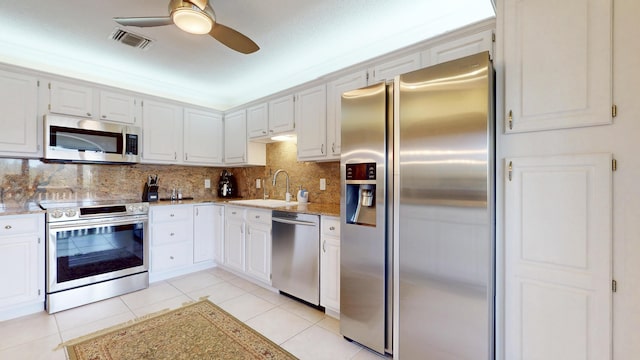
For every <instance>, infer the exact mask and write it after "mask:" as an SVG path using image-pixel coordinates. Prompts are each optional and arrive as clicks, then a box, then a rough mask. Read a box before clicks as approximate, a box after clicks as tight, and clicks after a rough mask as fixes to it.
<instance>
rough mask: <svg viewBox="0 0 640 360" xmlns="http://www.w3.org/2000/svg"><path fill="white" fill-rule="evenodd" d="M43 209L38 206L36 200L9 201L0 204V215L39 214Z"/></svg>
mask: <svg viewBox="0 0 640 360" xmlns="http://www.w3.org/2000/svg"><path fill="white" fill-rule="evenodd" d="M44 212H45V211H44V210H42V209H41V208H40V206H39V205H38V203H36V202H26V203H24V204H19V203H10V204H0V216H3V215H24V214H40V213H44Z"/></svg>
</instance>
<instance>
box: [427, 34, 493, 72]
mask: <svg viewBox="0 0 640 360" xmlns="http://www.w3.org/2000/svg"><path fill="white" fill-rule="evenodd" d="M483 51H488V52H489V58H490V59H493V30H485V31H482V32H480V33H477V34H473V35H469V36H465V37H463V38H459V39H456V40H452V41H449V42H446V43H444V44H440V45H436V46H434V47H432V48H431V49H429V50H427V51H426V52H425V55H423V57H422V66H431V65H436V64H440V63H443V62H446V61H450V60H455V59H460V58H463V57H465V56H469V55H473V54H477V53H479V52H483Z"/></svg>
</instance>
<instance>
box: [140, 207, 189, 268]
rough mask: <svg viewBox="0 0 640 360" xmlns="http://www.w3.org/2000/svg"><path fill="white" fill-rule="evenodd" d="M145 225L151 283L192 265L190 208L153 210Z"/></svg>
mask: <svg viewBox="0 0 640 360" xmlns="http://www.w3.org/2000/svg"><path fill="white" fill-rule="evenodd" d="M149 224H150V226H149V230H150V232H149V233H150V243H151V265H150V274H151V277H152V278H153V279H154V280H156V279H158V278H165V276H164V275H166V277H170V276H169V275H168V273H170V272H171V275H175V274H176V272H179V271H180V270H183V271H186V269H187V268H188V267H189V266H191V265H193V249H194V247H193V205H167V206H153V207H151V210H150V213H149Z"/></svg>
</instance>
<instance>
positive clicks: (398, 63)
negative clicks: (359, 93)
mask: <svg viewBox="0 0 640 360" xmlns="http://www.w3.org/2000/svg"><path fill="white" fill-rule="evenodd" d="M420 58H421V55H420V53H419V52H417V53H415V54H409V55H406V56H403V57H401V58H397V59H394V60H391V61H387V62H385V63H383V64H377V65H375V66H374V67H373V69H372V70H371V73H372V76H371V79H372V80H371V81H369V84H375V83H378V82H381V81H386V80H391V79H393V78H394V77H395V76H396V75H400V74H404V73H408V72H410V71H414V70H418V69H419V68H420V66H421V63H422V61H420Z"/></svg>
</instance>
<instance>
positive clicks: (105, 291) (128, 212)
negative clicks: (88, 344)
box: [40, 200, 149, 314]
mask: <svg viewBox="0 0 640 360" xmlns="http://www.w3.org/2000/svg"><path fill="white" fill-rule="evenodd" d="M40 206H41V207H42V208H43V209H45V210H46V211H47V217H46V219H47V234H48V241H47V243H46V246H45V248H46V263H47V264H46V268H47V274H46V278H47V286H46V307H47V311H48V312H49V314H51V313H55V312H58V311H62V310H66V309H69V308H72V307H76V306H80V305H84V304H88V303H91V302H94V301H99V300H104V299H107V298H110V297H114V296H118V295H122V294H125V293H128V292H132V291H136V290H140V289H144V288H146V287H148V286H149V273H148V270H149V235H148V231H147V227H148V224H149V204H148V203H144V202H138V201H137V200H132V201H117V202H114V201H83V202H73V203H60V202H41V203H40Z"/></svg>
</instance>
